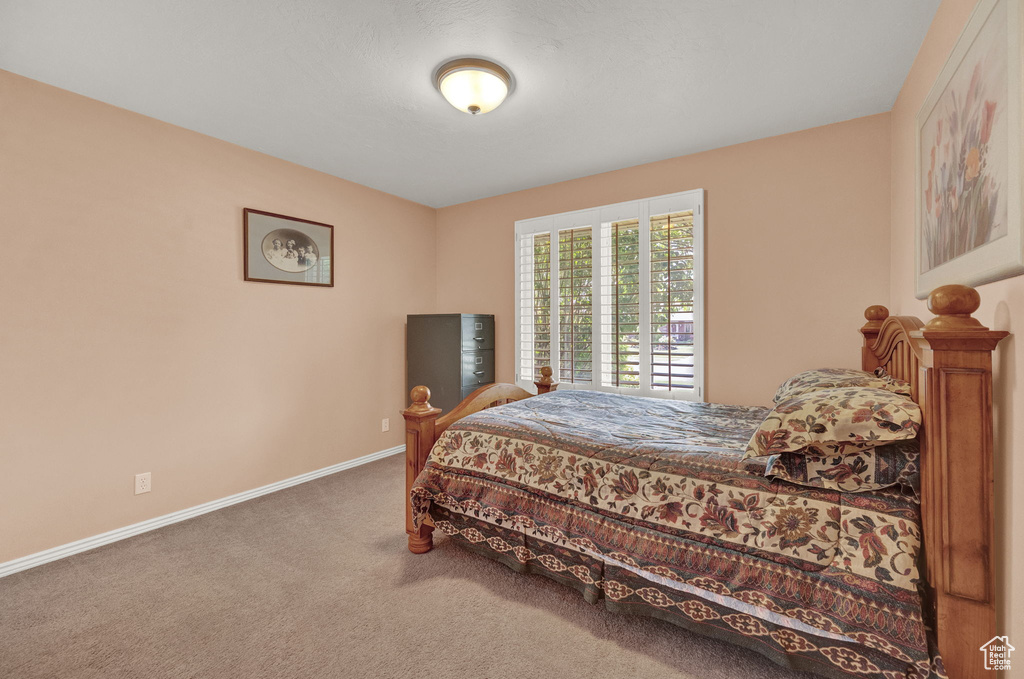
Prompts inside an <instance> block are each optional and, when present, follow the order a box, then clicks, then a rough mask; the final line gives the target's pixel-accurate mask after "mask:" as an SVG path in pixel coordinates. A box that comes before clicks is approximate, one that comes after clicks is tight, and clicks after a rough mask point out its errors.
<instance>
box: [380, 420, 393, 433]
mask: <svg viewBox="0 0 1024 679" xmlns="http://www.w3.org/2000/svg"><path fill="white" fill-rule="evenodd" d="M380 430H381V432H385V431H391V418H389V417H385V418H384V419H383V420H381V421H380Z"/></svg>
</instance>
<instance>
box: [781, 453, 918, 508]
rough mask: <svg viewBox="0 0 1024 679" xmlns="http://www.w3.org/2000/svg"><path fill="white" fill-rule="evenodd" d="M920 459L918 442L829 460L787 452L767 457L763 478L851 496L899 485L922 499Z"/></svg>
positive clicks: (828, 458)
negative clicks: (847, 493)
mask: <svg viewBox="0 0 1024 679" xmlns="http://www.w3.org/2000/svg"><path fill="white" fill-rule="evenodd" d="M919 458H920V449H919V447H918V443H917V441H916V440H906V441H897V442H896V443H890V444H886V445H882V446H877V447H875V448H869V449H866V450H854V451H852V452H849V453H847V454H845V455H833V456H828V457H810V456H807V455H802V454H799V453H792V452H786V453H780V454H778V455H773V456H771V457H769V458H768V468H767V469H766V470H765V473H764V475H765V476H768V477H772V478H776V479H781V480H783V481H789V482H790V483H795V484H797V485H801V486H812V487H815V488H827V489H830V490H839V491H845V492H850V493H859V492H863V491H869V490H880V489H882V488H888V487H890V486H899V487H900V488H901V489H902V490H903V491H904V492H906V493H909V494H912V495H914V496H915V497H919V495H918V491H919V489H920V487H921V469H920V464H919Z"/></svg>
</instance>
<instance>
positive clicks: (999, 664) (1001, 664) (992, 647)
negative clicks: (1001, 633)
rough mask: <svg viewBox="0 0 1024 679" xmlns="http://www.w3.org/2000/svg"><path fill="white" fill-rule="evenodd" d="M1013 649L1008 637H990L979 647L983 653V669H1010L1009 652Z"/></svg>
mask: <svg viewBox="0 0 1024 679" xmlns="http://www.w3.org/2000/svg"><path fill="white" fill-rule="evenodd" d="M1015 650H1017V649H1015V648H1014V647H1013V646H1011V645H1010V638H1009V637H992V638H991V639H990V640H989V641H988V642H987V643H985V644H984V645H983V646H982V647H981V652H982V653H984V654H985V669H986V670H1008V669H1010V654H1011V653H1012V652H1014V651H1015Z"/></svg>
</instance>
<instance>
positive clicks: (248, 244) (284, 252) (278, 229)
mask: <svg viewBox="0 0 1024 679" xmlns="http://www.w3.org/2000/svg"><path fill="white" fill-rule="evenodd" d="M243 215H244V222H245V226H244V228H245V234H244V239H243V240H244V241H245V246H244V247H245V252H244V256H245V280H247V281H262V282H264V283H290V284H291V285H320V286H324V287H333V286H334V227H333V226H331V225H330V224H321V223H320V222H311V221H309V220H308V219H299V218H298V217H287V216H285V215H279V214H275V213H273V212H264V211H262V210H253V209H252V208H245V210H243Z"/></svg>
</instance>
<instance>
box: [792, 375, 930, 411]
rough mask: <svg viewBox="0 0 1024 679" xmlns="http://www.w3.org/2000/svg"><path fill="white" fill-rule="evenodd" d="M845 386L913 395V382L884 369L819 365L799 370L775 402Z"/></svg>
mask: <svg viewBox="0 0 1024 679" xmlns="http://www.w3.org/2000/svg"><path fill="white" fill-rule="evenodd" d="M843 387H865V388H868V389H884V390H886V391H891V392H892V393H894V394H900V395H903V396H910V384H909V383H907V382H904V381H903V380H897V379H896V378H894V377H891V376H889V375H888V374H887V373H886V372H885V369H884V368H878V369H877V370H875V372H874V373H873V374H872V373H869V372H864V371H863V370H849V369H846V368H819V369H817V370H806V371H804V372H802V373H797V374H796V375H794V376H793V377H790V378H789V379H788V380H786V381H785V382H783V383H782V385H781V386H779V389H778V391H776V392H775V398H774V399H772V400H773V401H774V402H775V403H782V402H783V401H785V400H788V399H791V398H793V397H794V396H802V395H804V394H809V393H811V392H814V391H821V390H823V389H838V388H843Z"/></svg>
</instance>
